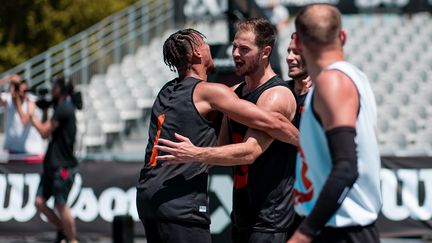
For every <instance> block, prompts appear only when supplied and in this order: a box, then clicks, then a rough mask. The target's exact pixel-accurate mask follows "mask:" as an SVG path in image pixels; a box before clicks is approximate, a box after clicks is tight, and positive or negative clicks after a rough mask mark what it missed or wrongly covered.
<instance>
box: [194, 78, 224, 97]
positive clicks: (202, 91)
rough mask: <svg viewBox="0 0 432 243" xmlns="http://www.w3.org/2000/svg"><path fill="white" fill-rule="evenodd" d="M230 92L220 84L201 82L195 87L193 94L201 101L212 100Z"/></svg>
mask: <svg viewBox="0 0 432 243" xmlns="http://www.w3.org/2000/svg"><path fill="white" fill-rule="evenodd" d="M227 92H228V93H229V92H232V91H231V90H230V88H229V87H228V86H226V85H224V84H220V83H210V82H201V83H199V84H197V86H196V87H195V92H194V93H195V94H194V95H196V96H199V97H201V98H203V99H208V98H212V97H214V96H217V95H220V94H221V93H222V94H223V93H227Z"/></svg>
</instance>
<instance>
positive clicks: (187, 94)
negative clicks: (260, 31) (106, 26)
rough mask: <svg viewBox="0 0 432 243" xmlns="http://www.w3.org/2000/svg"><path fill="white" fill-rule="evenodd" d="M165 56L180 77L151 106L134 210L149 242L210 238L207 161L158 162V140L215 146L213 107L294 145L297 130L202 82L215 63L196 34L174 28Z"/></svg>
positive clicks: (276, 116) (223, 89) (282, 119)
mask: <svg viewBox="0 0 432 243" xmlns="http://www.w3.org/2000/svg"><path fill="white" fill-rule="evenodd" d="M163 55H164V62H165V63H166V64H167V65H168V66H169V68H170V69H171V70H173V71H174V70H177V72H178V76H179V77H178V78H175V79H174V80H171V81H169V82H168V83H167V84H165V85H164V87H163V88H162V89H161V91H160V92H159V94H158V96H157V98H156V101H155V103H154V104H153V107H152V114H151V122H150V128H149V140H148V145H147V148H146V155H145V161H144V162H145V164H144V167H143V168H142V170H141V173H140V178H139V182H138V186H137V209H138V214H139V216H140V219H141V220H142V222H143V224H144V228H145V231H146V237H147V242H149V243H153V242H180V243H181V242H186V243H190V242H211V239H210V231H209V224H210V215H209V206H208V201H207V198H208V195H207V180H208V165H205V164H201V163H186V164H178V165H171V166H162V165H161V164H162V162H159V161H157V160H156V156H161V155H164V154H166V153H163V152H161V151H159V150H158V148H157V144H158V141H159V139H160V138H163V139H168V140H174V141H175V140H177V139H176V138H177V137H178V135H177V136H176V134H182V135H184V136H187V137H189V138H190V140H191V141H192V142H193V143H194V144H196V145H197V146H207V147H208V146H215V145H216V141H217V137H216V130H217V129H218V128H216V127H215V123H214V121H213V120H212V117H214V114H215V112H217V111H220V112H223V113H225V114H226V115H227V116H228V117H230V118H231V119H233V120H235V121H237V122H240V123H243V124H245V125H247V126H249V127H253V128H255V129H259V130H263V131H265V132H266V133H267V134H269V135H270V136H272V137H274V138H275V139H279V140H283V141H285V142H288V143H293V144H297V143H298V140H297V138H298V131H297V129H296V128H295V127H294V126H293V125H292V124H291V123H290V122H289V121H288V119H287V118H286V117H284V116H283V115H280V114H279V113H269V112H266V111H263V110H261V109H260V108H258V107H257V106H255V105H254V104H252V103H250V102H248V101H245V100H241V99H239V98H238V97H237V95H236V94H235V93H234V92H233V91H232V90H231V89H230V88H228V87H227V86H225V85H223V84H218V83H209V82H206V80H207V75H208V73H209V72H211V71H212V70H213V69H214V64H213V59H212V57H211V54H210V48H209V46H208V44H206V43H205V41H204V35H202V34H201V33H200V32H198V31H196V30H193V29H185V30H179V31H177V32H175V33H174V34H172V35H171V36H169V37H168V39H167V40H166V41H165V43H164V46H163ZM191 161H193V160H192V159H191Z"/></svg>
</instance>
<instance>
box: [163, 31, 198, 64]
mask: <svg viewBox="0 0 432 243" xmlns="http://www.w3.org/2000/svg"><path fill="white" fill-rule="evenodd" d="M197 38H201V39H204V38H205V36H204V35H203V34H202V33H201V32H199V31H197V30H194V29H190V28H189V29H183V30H179V31H177V32H175V33H173V34H171V35H170V36H169V37H168V39H166V40H165V43H164V45H163V58H164V62H165V64H166V65H168V67H169V68H170V70H171V71H173V72H175V69H177V71H182V70H186V69H187V68H188V66H189V65H190V61H191V59H190V54H191V53H192V52H193V50H194V49H195V48H196V47H197V46H199V45H200V43H199V40H198V39H197Z"/></svg>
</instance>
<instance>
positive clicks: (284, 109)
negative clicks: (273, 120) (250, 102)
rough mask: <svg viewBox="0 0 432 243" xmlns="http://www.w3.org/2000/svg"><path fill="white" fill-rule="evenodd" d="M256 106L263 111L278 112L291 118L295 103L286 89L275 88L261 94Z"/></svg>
mask: <svg viewBox="0 0 432 243" xmlns="http://www.w3.org/2000/svg"><path fill="white" fill-rule="evenodd" d="M257 105H258V106H259V107H261V108H263V109H265V110H268V111H275V112H280V113H282V114H284V115H285V116H287V117H288V118H291V117H292V116H293V115H294V113H295V108H296V101H295V98H294V94H293V93H292V91H291V90H290V89H289V88H288V87H285V86H275V87H272V88H269V89H267V90H266V91H264V92H263V93H262V94H261V96H260V97H259V99H258V102H257Z"/></svg>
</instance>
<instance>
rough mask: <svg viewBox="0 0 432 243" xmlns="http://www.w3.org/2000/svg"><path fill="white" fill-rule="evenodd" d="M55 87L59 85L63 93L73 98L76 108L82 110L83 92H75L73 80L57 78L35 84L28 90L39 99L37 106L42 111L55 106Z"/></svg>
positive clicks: (62, 77)
mask: <svg viewBox="0 0 432 243" xmlns="http://www.w3.org/2000/svg"><path fill="white" fill-rule="evenodd" d="M54 85H59V87H60V89H61V92H62V93H63V94H65V95H69V96H70V97H71V100H72V103H73V104H74V106H75V107H76V108H77V109H79V110H81V109H82V107H83V101H82V96H81V92H79V91H75V90H74V87H75V85H74V83H73V81H72V80H71V79H69V78H66V77H64V76H56V77H54V78H52V79H50V80H49V81H48V82H47V81H42V82H39V83H36V84H34V85H33V86H32V87H31V88H29V89H28V90H26V91H27V92H30V93H31V94H33V95H35V96H36V97H37V99H36V106H37V107H39V108H40V109H48V108H50V107H51V106H53V105H55V104H54V99H53V97H52V94H51V89H52V87H53V86H54Z"/></svg>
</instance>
